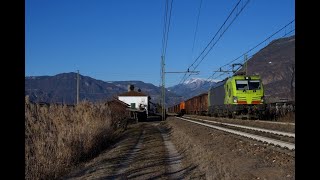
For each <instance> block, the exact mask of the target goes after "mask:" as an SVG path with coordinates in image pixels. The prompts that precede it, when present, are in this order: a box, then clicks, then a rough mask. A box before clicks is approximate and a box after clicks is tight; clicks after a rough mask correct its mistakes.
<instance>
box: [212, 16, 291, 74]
mask: <svg viewBox="0 0 320 180" xmlns="http://www.w3.org/2000/svg"><path fill="white" fill-rule="evenodd" d="M294 21H295V19H294V20H292V21H290V22H289V23H288V24H286V25H285V26H283V27H282V28H280V29H279V30H277V31H276V32H274V33H272V34H271V35H270V36H268V37H267V38H266V39H264V40H263V41H261V42H259V43H258V44H257V45H255V46H254V47H252V48H250V49H249V50H247V51H246V52H244V53H242V54H241V55H240V56H239V57H237V58H235V59H233V60H231V61H230V62H228V63H227V64H225V65H223V66H220V67H218V68H217V70H218V69H221V68H224V67H226V66H229V65H231V64H232V63H234V62H235V61H237V60H239V59H240V58H241V57H243V56H244V55H247V54H248V53H250V52H251V51H253V50H254V49H256V48H257V47H259V46H260V45H261V44H263V43H265V42H267V41H268V40H270V39H271V38H272V37H273V36H275V35H276V34H279V33H280V32H281V31H283V30H285V29H286V28H287V27H288V26H289V25H291V30H290V31H289V32H285V34H284V35H283V36H281V37H282V38H283V37H285V36H287V35H288V34H291V33H292V32H294V31H295V28H293V29H292V24H293V23H294ZM253 56H254V55H251V56H249V57H248V58H247V60H246V61H244V63H246V62H247V61H249V60H250V59H251V58H252V57H253ZM216 73H217V72H214V73H213V74H212V75H211V76H209V77H208V78H207V80H210V79H214V78H217V77H214V75H215V74H216ZM224 74H225V73H222V74H221V75H220V76H222V75H224ZM220 76H219V77H220Z"/></svg>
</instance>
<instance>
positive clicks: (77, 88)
mask: <svg viewBox="0 0 320 180" xmlns="http://www.w3.org/2000/svg"><path fill="white" fill-rule="evenodd" d="M77 104H79V70H78V74H77Z"/></svg>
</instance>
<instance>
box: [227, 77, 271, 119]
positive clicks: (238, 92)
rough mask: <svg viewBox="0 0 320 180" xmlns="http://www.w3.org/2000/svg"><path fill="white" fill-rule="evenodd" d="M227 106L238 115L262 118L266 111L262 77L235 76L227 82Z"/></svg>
mask: <svg viewBox="0 0 320 180" xmlns="http://www.w3.org/2000/svg"><path fill="white" fill-rule="evenodd" d="M224 88H225V92H226V96H225V104H227V105H228V106H229V108H230V109H231V110H232V111H233V113H236V114H254V115H257V116H260V115H261V114H262V113H263V110H264V109H265V105H264V89H263V85H262V82H261V78H260V76H257V75H253V76H244V75H238V76H234V77H232V78H230V79H228V81H227V82H226V84H225V86H224Z"/></svg>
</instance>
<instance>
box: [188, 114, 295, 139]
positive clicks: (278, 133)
mask: <svg viewBox="0 0 320 180" xmlns="http://www.w3.org/2000/svg"><path fill="white" fill-rule="evenodd" d="M188 118H189V119H194V120H200V121H204V122H208V123H213V124H219V125H226V126H232V127H239V128H243V129H250V130H254V131H260V132H266V133H271V134H275V135H281V136H287V137H293V138H294V137H295V133H289V132H282V131H275V130H269V129H264V128H257V127H250V126H244V125H238V124H230V123H222V122H218V121H213V120H206V119H200V118H193V117H188Z"/></svg>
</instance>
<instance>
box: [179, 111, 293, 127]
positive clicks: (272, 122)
mask: <svg viewBox="0 0 320 180" xmlns="http://www.w3.org/2000/svg"><path fill="white" fill-rule="evenodd" d="M174 115H176V114H174ZM184 117H188V118H193V117H192V116H190V115H184ZM205 117H207V116H205ZM220 118H221V117H220ZM226 119H228V118H226ZM238 120H241V121H248V120H243V119H238ZM250 121H252V120H250ZM254 122H261V123H267V124H282V125H291V126H295V123H291V122H275V121H267V120H254Z"/></svg>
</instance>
